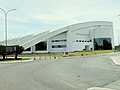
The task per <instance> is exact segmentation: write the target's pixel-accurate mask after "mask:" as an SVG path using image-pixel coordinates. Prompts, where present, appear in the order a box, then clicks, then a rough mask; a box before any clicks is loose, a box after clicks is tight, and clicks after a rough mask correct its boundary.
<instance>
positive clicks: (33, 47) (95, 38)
mask: <svg viewBox="0 0 120 90" xmlns="http://www.w3.org/2000/svg"><path fill="white" fill-rule="evenodd" d="M113 35H114V33H113V24H112V22H107V21H93V22H84V23H78V24H74V25H70V26H67V27H64V28H61V29H58V30H54V31H46V32H43V33H38V34H31V35H28V36H24V37H19V38H15V39H12V40H8V45H9V46H10V45H21V46H23V47H24V48H25V49H26V50H25V51H24V52H23V53H49V52H72V51H82V50H110V49H113V48H114V36H113ZM3 44H4V43H3Z"/></svg>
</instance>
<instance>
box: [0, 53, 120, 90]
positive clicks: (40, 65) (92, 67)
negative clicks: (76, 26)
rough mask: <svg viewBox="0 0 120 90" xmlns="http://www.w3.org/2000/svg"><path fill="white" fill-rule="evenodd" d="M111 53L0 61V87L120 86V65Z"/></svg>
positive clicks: (70, 89)
mask: <svg viewBox="0 0 120 90" xmlns="http://www.w3.org/2000/svg"><path fill="white" fill-rule="evenodd" d="M109 57H110V55H99V56H86V57H76V58H70V59H56V60H35V61H31V62H19V63H1V64H0V90H87V89H88V88H91V87H103V88H110V89H114V90H120V66H118V65H115V64H114V63H113V61H112V60H111V59H110V58H109Z"/></svg>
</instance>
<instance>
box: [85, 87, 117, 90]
mask: <svg viewBox="0 0 120 90" xmlns="http://www.w3.org/2000/svg"><path fill="white" fill-rule="evenodd" d="M87 90H115V89H110V88H101V87H91V88H89V89H87Z"/></svg>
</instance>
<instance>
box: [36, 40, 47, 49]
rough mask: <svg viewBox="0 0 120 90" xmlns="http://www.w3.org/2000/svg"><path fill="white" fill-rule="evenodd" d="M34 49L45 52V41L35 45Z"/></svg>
mask: <svg viewBox="0 0 120 90" xmlns="http://www.w3.org/2000/svg"><path fill="white" fill-rule="evenodd" d="M35 47H36V48H35V49H36V51H44V50H47V41H44V42H40V43H38V44H36V45H35Z"/></svg>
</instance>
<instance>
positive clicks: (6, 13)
mask: <svg viewBox="0 0 120 90" xmlns="http://www.w3.org/2000/svg"><path fill="white" fill-rule="evenodd" d="M0 10H2V11H3V13H4V14H5V54H6V58H7V15H8V13H9V12H10V11H13V10H16V9H11V10H8V11H5V10H4V9H2V8H0Z"/></svg>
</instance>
